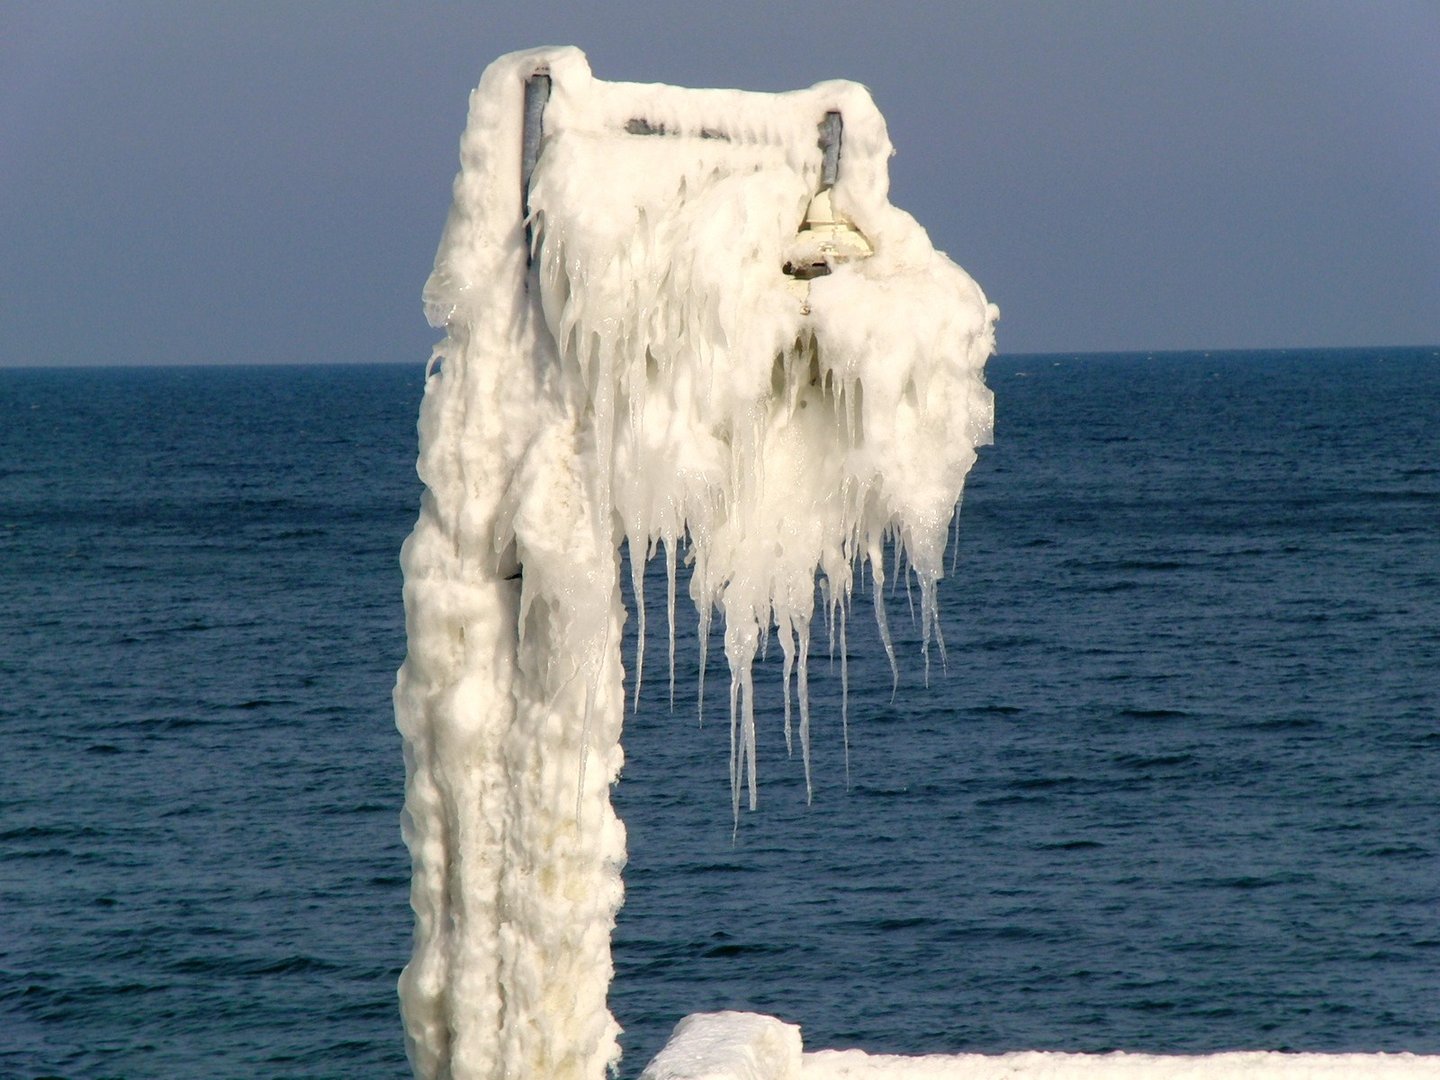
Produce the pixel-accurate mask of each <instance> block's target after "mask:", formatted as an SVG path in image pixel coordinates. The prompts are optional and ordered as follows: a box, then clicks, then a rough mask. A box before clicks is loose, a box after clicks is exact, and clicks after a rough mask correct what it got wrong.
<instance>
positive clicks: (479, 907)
mask: <svg viewBox="0 0 1440 1080" xmlns="http://www.w3.org/2000/svg"><path fill="white" fill-rule="evenodd" d="M537 72H543V73H544V74H545V75H547V76H548V100H543V99H541V100H543V121H542V124H541V127H540V129H539V132H538V134H540V135H541V136H542V137H541V138H540V141H539V155H538V160H537V161H536V162H535V164H534V169H533V174H532V175H531V176H530V178H529V184H528V191H527V190H525V188H526V185H525V184H524V183H522V173H523V172H524V171H525V169H524V167H523V166H522V143H523V141H524V132H523V124H524V121H523V117H524V115H525V87H526V83H527V81H528V80H530V79H531V77H532V76H534V75H535V74H536V73H537ZM827 114H829V115H831V116H832V119H831V120H829V121H827ZM536 115H538V110H537V111H536ZM834 116H838V118H839V121H838V123H839V124H842V125H843V129H841V130H843V136H842V138H841V140H840V141H839V143H838V146H837V143H836V141H835V140H834V139H831V140H830V142H829V143H828V144H827V145H829V147H830V153H831V159H832V160H831V163H830V166H829V167H828V168H827V166H826V162H825V148H824V146H822V140H821V138H820V134H819V133H820V131H821V128H822V126H824V125H826V124H827V123H830V124H831V125H832V128H833V127H834V121H833V117H834ZM837 149H838V166H836V164H835V161H834V158H835V156H836V155H835V151H836V150H837ZM890 152H891V150H890V144H889V141H888V139H887V137H886V133H885V125H884V122H883V120H882V119H881V117H880V115H879V113H878V112H877V111H876V109H875V107H874V104H873V103H872V102H871V100H870V97H869V95H868V94H867V93H866V91H865V90H864V89H863V88H861V87H859V86H856V85H854V84H851V83H845V82H831V83H824V84H821V85H819V86H816V87H813V88H811V89H809V90H802V91H796V92H794V93H788V94H752V93H743V92H739V91H728V90H685V89H677V88H674V87H668V86H648V85H637V84H627V83H607V82H602V81H599V80H596V79H594V78H592V76H591V74H590V71H589V68H588V66H587V65H586V62H585V58H584V56H583V55H582V54H581V53H580V52H578V51H577V50H575V49H545V50H539V51H534V52H529V53H518V54H513V55H511V56H507V57H504V58H502V59H501V60H499V61H497V62H496V63H495V64H493V65H492V66H491V67H490V68H489V69H488V70H487V71H486V73H485V75H484V77H483V79H482V81H481V83H480V86H479V87H478V88H477V89H476V91H475V92H474V93H473V95H472V97H471V102H470V115H469V122H468V124H467V127H466V130H465V134H464V137H463V139H462V142H461V170H460V174H459V176H458V177H457V178H456V181H455V187H454V205H453V207H452V209H451V211H450V217H449V219H448V221H447V223H446V226H445V232H444V236H443V239H442V241H441V245H440V250H439V253H438V254H437V256H436V262H435V270H434V273H433V274H432V276H431V278H430V281H429V283H428V284H427V286H426V289H425V300H426V306H427V310H428V312H429V314H430V317H431V319H432V322H434V323H435V324H436V325H437V326H443V327H444V328H445V331H446V336H445V339H444V340H443V341H442V342H441V343H440V344H439V345H438V346H437V347H436V351H435V357H434V359H433V360H432V365H431V373H430V374H429V376H428V378H427V381H426V391H425V397H424V402H423V404H422V406H421V416H420V459H419V471H420V475H421V478H422V480H423V481H424V483H425V486H426V492H425V494H424V497H423V501H422V505H421V513H420V518H419V521H418V522H417V524H416V527H415V531H414V533H413V534H412V535H411V537H410V538H409V540H408V541H407V542H406V545H405V549H404V553H403V556H402V563H403V567H404V572H405V603H406V619H407V631H408V634H409V652H408V655H407V657H406V660H405V664H404V666H403V667H402V668H401V670H400V674H399V678H398V682H397V686H396V691H395V701H396V715H397V722H398V724H399V726H400V729H401V731H402V733H403V734H404V736H405V744H406V758H407V777H408V781H407V794H406V811H405V821H404V829H405V836H406V841H407V843H408V844H409V846H410V850H411V853H412V857H413V860H414V880H413V886H412V903H413V905H414V908H415V912H416V933H415V951H414V956H413V958H412V960H411V962H410V964H409V966H408V967H407V968H406V970H405V974H404V976H403V977H402V980H401V999H402V1006H403V1011H404V1014H405V1023H406V1031H407V1038H408V1044H409V1048H410V1054H411V1060H412V1062H413V1065H414V1068H415V1071H416V1074H417V1075H419V1076H425V1077H430V1076H436V1077H438V1076H451V1077H538V1076H544V1077H550V1078H557V1080H559V1078H566V1077H587V1078H598V1077H599V1076H601V1075H602V1074H603V1073H604V1071H605V1068H606V1066H607V1065H610V1064H612V1063H613V1062H614V1061H615V1060H616V1059H617V1057H618V1049H617V1046H618V1044H617V1041H616V1039H617V1035H618V1028H617V1026H616V1024H615V1022H614V1020H613V1019H612V1018H611V1017H610V1015H609V1013H608V1011H607V1010H606V1007H605V994H606V989H607V987H608V984H609V980H610V975H611V964H610V955H609V945H610V932H611V929H612V927H613V922H614V915H615V911H616V908H617V907H618V905H619V903H620V899H621V884H620V868H621V865H622V864H623V862H624V858H625V843H624V829H623V826H622V825H621V824H620V822H619V821H618V820H617V819H616V818H615V816H614V813H613V811H612V810H611V807H610V802H609V798H608V789H609V786H610V784H612V783H613V782H614V781H615V779H616V777H617V776H618V774H619V770H620V765H621V761H622V755H621V751H620V744H619V737H620V728H621V722H622V718H623V709H624V701H623V691H622V685H621V683H622V668H621V658H620V650H619V641H620V627H621V623H622V620H623V618H624V612H623V610H622V607H621V602H620V591H619V586H618V573H619V569H618V568H619V545H620V542H621V541H622V540H623V541H625V542H626V543H627V544H628V547H629V551H630V553H631V558H632V565H633V566H634V567H636V569H635V571H634V581H635V586H636V598H637V605H640V606H641V615H642V618H643V591H642V590H641V587H640V586H641V582H642V577H641V573H640V569H639V567H640V566H641V564H643V562H644V560H645V559H646V558H647V557H648V556H650V555H652V554H654V553H656V552H657V551H658V550H659V548H660V547H661V546H663V548H664V550H665V558H666V560H667V566H668V568H669V573H670V580H671V588H670V597H669V606H670V608H671V612H670V615H671V625H672V635H673V625H674V611H673V606H674V591H675V589H674V581H675V574H676V565H677V562H678V561H679V560H680V559H685V560H687V561H689V562H691V563H692V564H693V566H692V575H691V578H690V592H691V598H692V600H693V601H694V602H695V605H696V608H697V610H698V612H699V618H700V623H701V632H702V635H703V634H704V632H705V630H706V629H707V627H708V624H709V620H710V619H711V617H712V613H713V612H716V611H718V612H720V614H721V616H722V618H723V620H724V631H725V650H726V654H727V657H728V659H729V663H730V670H731V688H730V715H731V725H732V726H731V731H732V746H733V752H732V762H731V770H732V772H731V775H732V781H733V783H732V790H733V793H734V801H735V807H736V811H737V813H738V807H739V802H740V793H741V790H742V788H746V787H748V792H749V799H750V802H751V803H752V805H753V802H754V798H755V774H754V768H755V757H754V746H755V737H754V719H753V718H754V703H753V689H752V683H751V675H750V672H751V666H752V662H753V660H754V659H755V657H756V655H757V653H758V652H759V650H760V649H761V647H762V645H763V644H764V642H765V640H766V639H767V636H768V635H769V634H771V633H774V634H775V635H776V637H777V639H778V641H779V645H780V648H781V649H782V651H783V655H784V658H785V671H786V682H787V686H786V688H785V692H786V700H787V703H788V702H789V701H790V700H791V697H792V691H791V687H790V685H789V684H790V683H791V682H792V681H793V683H794V684H795V687H794V700H795V701H796V702H797V705H798V712H799V741H800V744H801V747H802V751H805V750H807V749H808V727H809V724H808V719H809V713H808V701H807V696H806V692H805V688H806V682H807V662H808V657H809V654H810V650H811V638H812V623H813V622H814V621H815V617H816V606H817V604H816V596H817V590H818V593H819V595H820V597H821V598H822V599H821V602H820V608H821V615H822V616H823V617H824V618H825V619H826V620H828V622H829V624H830V626H831V628H832V629H833V630H834V631H836V632H838V633H839V634H841V635H843V631H844V618H845V615H846V612H847V610H848V606H849V602H850V597H851V592H852V589H853V587H854V582H855V573H856V569H857V566H858V565H859V564H860V563H861V562H863V561H865V560H869V561H870V563H871V574H872V577H873V579H874V582H875V590H874V591H875V603H876V604H877V609H876V611H877V616H879V617H880V619H881V626H882V630H883V628H884V625H885V623H884V618H883V607H881V606H879V605H880V604H882V602H883V601H882V597H883V592H882V589H881V586H882V585H883V583H884V581H885V578H886V574H887V572H894V571H895V570H897V569H898V567H890V568H887V567H886V566H885V565H884V561H883V557H882V552H883V551H884V550H885V542H886V540H887V538H888V539H893V541H894V549H895V550H896V551H897V552H899V553H900V554H901V556H902V557H903V559H904V562H905V563H906V564H908V566H909V568H910V570H911V571H913V573H914V574H915V575H916V578H917V579H918V582H919V587H920V594H921V612H922V620H923V624H924V628H925V641H926V644H927V649H928V644H929V642H930V640H931V639H932V637H936V636H938V624H937V621H936V608H935V590H936V584H937V582H938V580H939V578H940V576H941V571H942V567H943V551H944V547H945V541H946V537H947V533H948V527H949V523H950V521H951V518H952V515H953V513H954V511H955V508H956V505H957V502H958V500H959V497H960V493H961V489H962V487H963V484H964V481H965V476H966V473H967V472H968V470H969V468H970V466H971V464H972V463H973V461H974V460H975V448H976V446H978V445H980V444H982V443H984V442H986V441H987V440H988V438H989V434H990V427H991V415H992V413H991V398H990V394H989V391H988V390H987V389H986V387H985V385H984V383H983V381H982V378H981V371H982V367H983V365H984V362H985V360H986V358H987V357H988V356H989V354H990V353H991V351H992V349H993V333H992V329H993V323H994V320H995V317H996V314H997V313H996V310H995V308H994V307H993V306H991V305H989V304H988V303H987V302H986V300H985V297H984V296H983V295H982V293H981V292H980V290H979V288H978V287H977V286H976V285H975V283H974V282H973V281H972V280H971V279H970V278H969V277H968V276H967V275H966V274H965V272H964V271H962V270H961V269H960V268H959V267H957V266H956V265H955V264H954V263H952V262H950V260H949V259H947V258H946V257H945V256H944V255H943V254H941V253H939V252H937V251H935V250H934V248H933V247H932V246H931V244H930V242H929V239H928V238H927V236H926V234H925V232H924V230H923V229H921V228H920V226H918V225H917V224H916V223H915V221H914V220H913V219H912V218H911V217H910V216H909V215H907V214H905V213H903V212H902V211H900V210H897V209H896V208H894V207H893V206H891V205H890V204H889V202H888V201H887V198H886V195H887V185H888V178H887V173H886V161H887V159H888V157H889V155H890ZM527 210H528V214H529V220H528V223H527V221H526V220H525V213H526V211H527ZM642 640H643V635H642ZM701 640H702V641H703V640H704V637H703V636H702V638H701ZM886 640H887V647H888V637H887V638H886ZM843 652H844V650H843V647H842V649H841V653H842V658H843ZM637 667H638V665H637ZM672 679H673V648H672ZM787 715H788V707H787ZM807 762H808V752H807Z"/></svg>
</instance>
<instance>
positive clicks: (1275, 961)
mask: <svg viewBox="0 0 1440 1080" xmlns="http://www.w3.org/2000/svg"><path fill="white" fill-rule="evenodd" d="M421 378H422V376H421V371H420V368H419V366H418V365H417V366H413V367H411V366H407V367H393V368H385V367H381V368H303V367H286V368H281V367H276V368H265V369H221V370H216V369H188V370H125V371H115V370H110V371H101V370H66V371H38V370H32V371H0V686H3V692H0V1076H4V1077H10V1076H15V1077H38V1076H42V1075H54V1076H65V1077H112V1076H115V1077H118V1076H125V1077H140V1076H145V1077H152V1076H153V1077H195V1076H217V1077H255V1076H266V1077H271V1076H274V1077H279V1076H296V1077H301V1076H303V1077H321V1076H336V1077H339V1076H346V1077H353V1076H365V1077H382V1076H389V1077H398V1076H403V1075H405V1074H406V1071H407V1070H406V1066H405V1060H404V1051H403V1046H402V1038H401V1034H400V1025H399V1019H398V1015H397V1011H396V1004H395V991H394V984H395V979H396V977H397V975H398V973H399V969H400V966H401V965H402V964H403V963H404V961H405V958H406V955H407V952H408V939H409V931H410V915H409V910H408V905H407V882H408V868H409V862H408V857H407V855H406V853H405V851H404V848H403V846H402V845H401V843H400V840H399V829H398V813H399V807H400V802H401V797H402V787H403V767H402V764H401V756H400V742H399V737H398V735H397V734H396V732H395V730H394V726H393V721H392V717H391V712H390V702H389V692H390V687H391V685H392V681H393V674H394V669H395V668H396V667H397V666H398V664H399V662H400V660H401V658H402V655H403V651H404V630H403V618H402V612H401V608H400V591H399V590H400V577H399V571H398V568H397V564H396V558H397V552H398V549H399V545H400V542H401V541H402V540H403V538H404V536H405V534H406V533H407V532H408V530H409V528H410V525H411V523H412V522H413V519H414V516H415V508H416V506H417V504H418V499H419V486H418V482H417V481H416V480H415V478H414V472H413V465H412V463H413V458H414V417H415V413H416V408H417V405H418V400H419V395H420V390H421ZM989 380H990V382H991V384H992V386H993V387H994V388H995V391H996V397H997V400H998V403H999V419H998V426H997V433H996V438H997V443H996V445H995V446H994V447H992V448H990V449H988V450H987V451H986V452H985V453H984V454H983V456H982V459H981V463H980V464H979V465H978V466H977V468H976V471H975V473H974V474H973V478H972V481H971V484H970V487H969V490H968V492H967V496H966V501H965V507H964V512H963V514H962V525H961V529H960V536H959V543H958V550H957V553H956V554H957V558H958V562H957V565H956V569H955V574H954V576H953V577H952V578H951V579H949V580H947V581H946V582H945V583H944V585H942V589H941V603H942V616H943V620H944V629H945V634H946V638H947V644H948V647H949V658H948V668H947V669H946V670H944V671H942V670H940V668H939V666H938V665H936V667H935V670H934V671H932V676H931V680H930V685H929V686H928V687H926V686H925V685H924V683H923V678H922V670H921V665H920V657H919V647H918V642H917V641H916V639H915V635H914V633H913V632H912V631H911V630H910V627H909V623H908V620H907V619H906V618H905V610H906V596H905V592H904V590H903V588H902V589H901V590H900V591H899V592H898V593H897V594H895V595H894V596H893V597H892V599H891V600H890V604H891V622H892V625H893V626H894V627H895V628H896V631H897V638H898V639H899V641H898V644H899V647H900V650H901V655H902V662H903V663H904V666H903V668H902V677H901V684H900V687H899V691H898V693H897V694H896V695H895V696H894V698H893V700H892V695H891V686H890V677H889V672H888V669H887V668H886V666H885V663H884V660H883V654H882V652H881V650H880V646H879V643H878V641H877V639H876V637H875V635H874V632H873V629H868V628H869V627H870V626H871V625H872V624H871V622H870V618H869V613H868V605H867V604H866V603H865V602H864V601H860V600H857V603H856V608H855V611H854V614H853V616H852V620H851V640H850V652H851V696H850V724H849V744H850V766H849V774H850V782H849V786H848V790H847V785H846V764H845V760H844V752H843V738H842V732H841V730H840V718H839V714H840V709H839V685H838V684H839V680H838V676H837V675H836V674H833V673H831V672H829V671H828V666H827V665H826V664H825V663H823V662H817V663H816V665H815V666H816V668H817V669H819V670H817V671H816V672H815V675H814V677H813V689H814V696H815V704H816V713H817V715H816V723H815V732H814V748H815V758H816V761H815V780H816V795H815V802H814V805H812V806H808V807H807V806H806V805H805V799H804V786H803V777H802V775H801V771H800V765H799V761H798V756H797V758H796V759H794V760H788V759H787V758H786V755H785V749H784V744H783V739H782V737H781V735H780V730H779V728H780V725H779V719H778V712H779V705H780V701H779V691H778V689H777V688H773V687H774V686H775V685H776V684H778V672H777V673H775V677H774V679H773V680H771V684H772V690H771V695H770V708H769V711H768V712H767V713H766V714H765V716H763V717H762V725H763V727H762V741H761V749H760V754H761V757H760V781H761V790H760V809H759V811H758V812H756V813H754V814H747V815H745V816H744V817H743V819H742V821H741V827H740V830H739V835H738V838H737V839H736V840H734V841H733V842H732V838H731V819H730V808H729V807H730V804H729V787H728V758H727V754H728V730H727V726H726V724H725V723H724V722H723V720H722V717H721V716H720V715H719V714H718V713H717V714H716V715H714V716H712V717H710V718H708V720H707V722H706V723H705V725H704V726H703V728H702V727H699V726H698V725H697V723H696V719H695V716H694V711H693V702H694V691H693V681H694V676H695V651H694V643H693V637H694V635H693V631H692V630H691V629H690V627H691V625H692V624H693V617H691V616H683V617H682V629H681V633H680V638H681V643H682V655H681V662H680V687H679V691H680V692H679V694H678V695H677V705H676V710H675V712H674V713H673V714H672V713H671V711H670V709H669V705H668V700H667V695H666V687H665V682H666V679H665V673H664V670H663V664H664V660H663V657H664V645H663V633H664V628H663V624H664V618H663V611H657V610H655V609H654V608H653V606H652V611H651V629H652V633H653V634H654V635H655V637H654V639H653V640H652V643H651V651H650V656H651V658H652V659H651V660H650V662H649V665H648V668H647V673H646V674H647V683H646V688H645V691H644V693H643V695H642V701H641V708H640V711H639V713H638V714H637V715H636V716H634V717H632V718H631V719H630V720H629V721H628V724H627V729H626V736H625V744H626V754H627V765H626V770H625V775H624V779H623V781H622V783H621V784H620V785H619V787H618V789H617V791H616V800H617V803H618V806H619V809H620V812H621V814H622V816H623V817H624V818H625V820H626V822H627V825H628V828H629V832H630V849H631V861H630V865H629V867H628V868H627V871H626V880H627V887H628V892H629V897H628V900H627V904H626V907H625V908H624V910H623V911H622V912H621V917H620V924H619V927H618V929H617V932H616V941H615V954H616V964H617V980H616V983H615V987H614V989H613V992H612V1006H613V1008H614V1009H615V1011H616V1014H617V1016H618V1017H619V1019H620V1021H621V1023H622V1024H623V1025H624V1026H625V1027H626V1029H627V1036H626V1048H627V1059H626V1064H625V1072H626V1073H627V1075H633V1073H634V1072H636V1071H638V1069H639V1067H640V1066H641V1065H643V1063H644V1062H645V1061H646V1060H647V1059H648V1058H649V1057H650V1055H651V1054H653V1052H654V1051H655V1050H656V1049H657V1048H658V1046H659V1045H660V1043H661V1042H662V1041H663V1039H664V1038H665V1036H666V1035H667V1034H668V1031H669V1028H670V1027H671V1025H673V1023H674V1022H675V1020H676V1019H678V1018H679V1017H680V1016H682V1015H684V1014H685V1013H688V1012H692V1011H698V1010H705V1009H715V1008H744V1009H758V1010H763V1011H767V1012H772V1013H775V1014H777V1015H780V1016H782V1017H784V1018H785V1019H787V1020H791V1021H794V1022H797V1023H800V1024H801V1025H802V1026H803V1027H804V1030H805V1033H806V1039H807V1044H808V1045H811V1046H813V1047H818V1046H824V1045H833V1046H839V1045H860V1046H864V1047H866V1048H868V1049H871V1050H876V1051H895V1052H920V1051H933V1052H939V1051H962V1050H978V1051H1000V1050H1008V1049H1016V1048H1044V1049H1067V1050H1103V1049H1109V1048H1114V1047H1123V1048H1127V1049H1132V1050H1149V1051H1159V1052H1164V1051H1169V1052H1202V1051H1214V1050H1223V1049H1234V1048H1242V1047H1250V1048H1289V1049H1297V1050H1392V1051H1398V1050H1411V1051H1417V1052H1428V1053H1437V1052H1440V824H1437V823H1440V421H1437V417H1440V352H1437V350H1433V349H1428V350H1384V351H1347V352H1327V353H1302V352H1292V353H1249V354H1216V355H1213V356H1203V355H1199V354H1187V355H1164V356H1157V357H1153V358H1150V357H1144V356H1136V355H1125V356H1088V357H1063V356H1050V357H1002V358H1000V359H997V360H996V361H994V362H993V363H992V367H991V369H990V376H989ZM650 595H651V596H652V597H663V595H664V592H663V587H660V586H659V585H658V584H657V585H654V586H652V587H651V590H650ZM656 658H658V659H656ZM774 660H775V658H773V657H772V664H771V666H772V667H778V665H777V664H774V663H773V661H774ZM723 677H724V676H723V673H721V672H720V671H719V670H718V669H716V670H715V671H714V673H713V674H712V678H715V679H717V680H723ZM762 678H763V676H762ZM709 700H710V701H711V702H713V703H714V704H715V705H716V706H717V707H723V701H724V694H723V693H721V692H720V691H719V687H716V688H715V689H714V690H713V691H712V693H711V695H710V696H709Z"/></svg>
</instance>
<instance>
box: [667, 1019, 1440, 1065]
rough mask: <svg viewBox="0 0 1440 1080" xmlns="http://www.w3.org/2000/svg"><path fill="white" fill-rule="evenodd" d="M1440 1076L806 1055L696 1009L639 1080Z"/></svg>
mask: <svg viewBox="0 0 1440 1080" xmlns="http://www.w3.org/2000/svg"><path fill="white" fill-rule="evenodd" d="M1002 1077H1003V1078H1005V1080H1102V1078H1103V1080H1189V1078H1194V1080H1221V1078H1228V1077H1245V1078H1246V1080H1251V1078H1253V1080H1366V1078H1368V1077H1379V1078H1382V1080H1412V1078H1413V1080H1437V1078H1440V1056H1431V1057H1421V1056H1417V1055H1415V1054H1286V1053H1279V1052H1275V1051H1240V1052H1233V1053H1225V1054H1202V1055H1194V1056H1179V1055H1173V1056H1172V1055H1157V1054H1125V1053H1114V1054H1058V1053H1045V1052H1042V1051H1036V1050H1026V1051H1021V1052H1017V1053H1011V1054H953V1055H947V1054H935V1055H930V1056H927V1057H901V1056H895V1055H887V1054H866V1053H865V1052H863V1051H861V1050H820V1051H818V1052H815V1053H810V1054H807V1053H804V1052H803V1048H802V1044H801V1040H800V1029H799V1028H798V1027H797V1026H795V1025H794V1024H787V1023H785V1022H784V1021H782V1020H777V1019H776V1018H775V1017H773V1016H761V1015H759V1014H757V1013H741V1012H720V1013H696V1014H695V1015H693V1016H687V1017H686V1018H685V1019H684V1020H681V1021H680V1023H678V1024H676V1025H675V1033H674V1034H673V1035H672V1036H671V1037H670V1041H669V1042H668V1043H666V1044H665V1048H664V1049H663V1050H661V1051H660V1053H659V1054H657V1055H656V1056H655V1059H654V1060H653V1061H652V1062H650V1064H649V1066H648V1067H647V1068H646V1069H645V1071H644V1072H643V1073H642V1074H641V1077H640V1080H1000V1078H1002Z"/></svg>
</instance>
